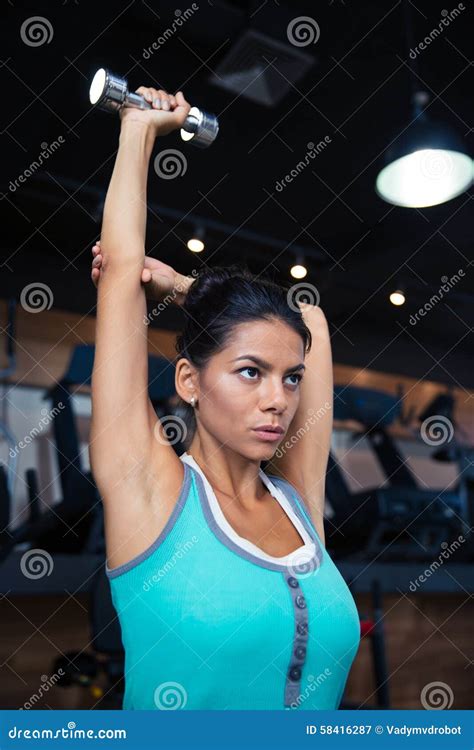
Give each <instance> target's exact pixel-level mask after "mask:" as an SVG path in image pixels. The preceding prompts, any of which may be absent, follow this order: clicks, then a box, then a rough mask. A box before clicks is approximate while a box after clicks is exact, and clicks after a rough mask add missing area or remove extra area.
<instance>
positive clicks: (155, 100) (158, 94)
mask: <svg viewBox="0 0 474 750" xmlns="http://www.w3.org/2000/svg"><path fill="white" fill-rule="evenodd" d="M135 93H136V94H141V95H142V96H143V97H144V98H145V99H146V100H147V102H150V104H152V105H153V109H162V110H164V111H165V112H169V111H171V110H173V109H175V108H176V107H177V106H178V101H177V99H176V97H175V96H174V95H173V94H169V93H168V92H167V91H165V89H155V88H154V87H153V86H139V88H138V89H136V90H135ZM183 103H184V102H183Z"/></svg>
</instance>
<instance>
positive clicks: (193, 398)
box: [190, 396, 196, 408]
mask: <svg viewBox="0 0 474 750" xmlns="http://www.w3.org/2000/svg"><path fill="white" fill-rule="evenodd" d="M190 403H191V406H192V407H193V408H194V407H195V406H196V396H193V397H192V398H191V402H190Z"/></svg>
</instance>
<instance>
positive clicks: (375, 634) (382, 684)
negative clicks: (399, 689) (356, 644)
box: [339, 578, 391, 710]
mask: <svg viewBox="0 0 474 750" xmlns="http://www.w3.org/2000/svg"><path fill="white" fill-rule="evenodd" d="M348 586H349V589H350V591H351V594H352V596H354V584H353V583H352V582H349V583H348ZM371 593H372V616H371V617H370V616H368V615H363V614H361V615H360V635H361V643H362V642H363V641H364V640H365V639H367V640H368V641H369V643H370V649H371V652H372V669H373V674H374V683H375V695H376V705H375V706H374V705H364V706H358V705H357V703H351V702H349V701H345V700H344V695H343V696H342V699H341V702H340V704H339V708H340V709H359V708H363V709H374V708H378V709H384V710H387V709H389V708H391V705H390V693H389V686H388V681H389V674H388V665H387V656H386V650H385V634H384V620H383V606H382V592H381V586H380V582H379V581H378V580H377V579H375V578H374V579H373V580H372V584H371Z"/></svg>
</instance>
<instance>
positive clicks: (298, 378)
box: [239, 367, 303, 385]
mask: <svg viewBox="0 0 474 750" xmlns="http://www.w3.org/2000/svg"><path fill="white" fill-rule="evenodd" d="M249 370H251V371H252V372H257V373H258V372H259V370H258V368H257V367H242V368H241V369H240V370H239V372H245V371H249ZM287 377H288V378H296V379H297V380H296V383H292V384H291V385H298V383H299V382H300V381H301V380H302V379H303V376H302V375H300V374H299V373H297V372H294V373H292V374H291V375H287ZM247 380H255V378H247Z"/></svg>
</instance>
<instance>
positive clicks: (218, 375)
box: [199, 319, 304, 460]
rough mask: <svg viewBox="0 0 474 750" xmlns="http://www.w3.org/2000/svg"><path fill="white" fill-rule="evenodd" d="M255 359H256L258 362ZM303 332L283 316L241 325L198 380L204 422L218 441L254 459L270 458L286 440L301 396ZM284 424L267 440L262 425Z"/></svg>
mask: <svg viewBox="0 0 474 750" xmlns="http://www.w3.org/2000/svg"><path fill="white" fill-rule="evenodd" d="M252 357H255V358H257V359H258V360H259V361H258V362H256V361H255V360H254V359H252ZM303 362H304V343H303V340H302V338H301V336H300V335H299V334H298V333H296V331H294V330H293V329H292V328H291V327H290V326H288V325H287V324H286V323H284V322H283V321H281V320H278V319H272V321H254V322H251V323H242V324H240V325H237V326H236V327H235V329H234V332H233V335H232V339H231V342H230V343H229V344H228V345H227V346H226V347H225V349H223V350H222V351H221V352H219V353H218V354H215V355H214V356H213V357H212V359H211V360H210V362H209V364H208V366H207V367H206V368H205V369H204V371H203V372H201V375H200V378H199V421H200V422H201V424H202V427H203V428H204V429H205V430H206V431H207V432H209V433H210V434H211V435H212V436H213V437H214V438H215V439H216V440H217V441H218V443H219V445H222V446H226V447H229V448H231V449H232V450H234V451H236V452H237V453H239V454H241V455H243V456H245V457H247V458H249V459H253V460H268V459H269V458H271V457H272V456H273V454H274V453H275V451H276V449H277V447H278V445H279V444H280V443H281V441H282V440H284V438H285V434H286V432H287V431H288V427H289V425H290V423H291V421H292V419H293V417H294V415H295V412H296V409H297V407H298V404H299V400H300V388H301V386H300V379H301V377H302V376H303V373H304V367H300V366H301V365H303ZM262 425H273V426H276V425H278V426H280V427H282V428H283V433H281V434H279V435H277V436H275V437H276V439H274V440H268V439H265V438H264V436H262V435H259V434H258V433H257V431H256V428H257V427H261V426H262Z"/></svg>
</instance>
